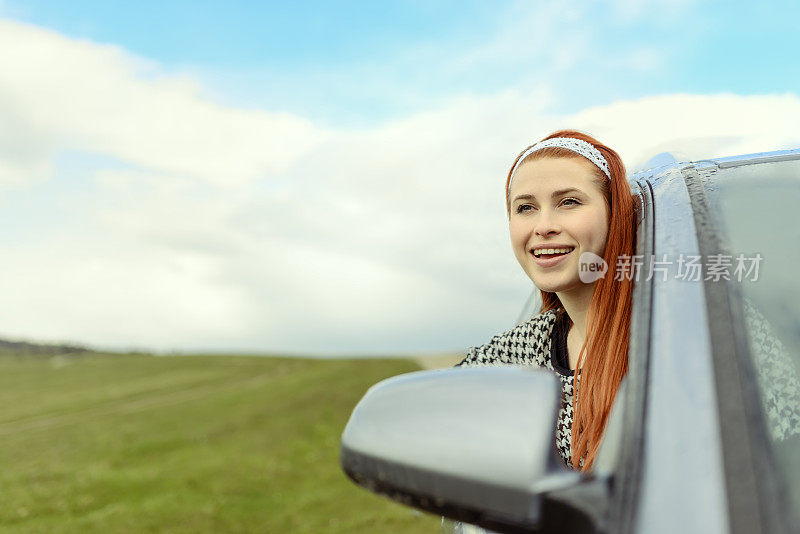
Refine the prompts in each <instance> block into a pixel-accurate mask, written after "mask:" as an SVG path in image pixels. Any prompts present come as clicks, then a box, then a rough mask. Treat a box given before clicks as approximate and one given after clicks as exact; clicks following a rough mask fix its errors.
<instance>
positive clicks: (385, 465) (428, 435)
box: [341, 366, 582, 532]
mask: <svg viewBox="0 0 800 534" xmlns="http://www.w3.org/2000/svg"><path fill="white" fill-rule="evenodd" d="M560 399H561V386H560V382H559V380H558V378H557V377H556V376H555V375H554V374H553V373H552V372H549V371H545V370H541V369H535V368H530V367H527V368H523V367H511V366H505V367H474V368H451V369H440V370H435V371H418V372H414V373H408V374H404V375H400V376H396V377H393V378H389V379H387V380H384V381H382V382H379V383H378V384H376V385H374V386H372V387H371V388H370V389H369V391H367V393H366V394H365V395H364V397H363V398H362V399H361V401H360V402H359V403H358V405H357V406H356V407H355V409H354V410H353V413H352V415H351V416H350V420H349V422H348V423H347V427H346V428H345V430H344V433H343V435H342V447H341V464H342V469H343V470H344V471H345V473H347V475H348V476H349V477H350V478H351V479H352V480H353V481H355V482H356V483H358V484H360V485H362V486H364V487H366V488H368V489H370V490H371V491H374V492H376V493H380V494H383V495H386V496H388V497H390V498H392V499H395V500H397V501H400V502H402V503H404V504H407V505H410V506H414V507H416V508H420V509H422V510H426V511H429V512H432V513H435V514H440V515H444V516H447V517H450V518H453V519H456V520H459V521H464V522H467V523H471V524H476V525H480V526H484V527H486V528H489V529H492V530H501V531H504V532H513V531H516V530H528V531H530V530H535V529H536V528H538V527H540V526H541V519H542V518H541V514H542V504H543V495H544V494H545V493H546V492H550V491H557V490H559V489H564V488H568V487H570V486H573V485H575V484H576V483H577V482H578V481H579V480H580V479H581V478H582V477H581V475H580V474H579V473H577V472H575V471H572V470H570V469H568V468H566V467H565V466H564V465H563V463H562V462H561V460H560V458H559V457H558V452H557V451H556V448H555V430H556V418H557V416H558V410H559V406H560Z"/></svg>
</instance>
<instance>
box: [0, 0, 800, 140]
mask: <svg viewBox="0 0 800 534" xmlns="http://www.w3.org/2000/svg"><path fill="white" fill-rule="evenodd" d="M581 4H583V5H584V9H583V11H582V12H581V13H580V14H579V15H575V17H574V18H573V20H572V22H573V23H576V22H580V20H577V19H582V20H583V21H584V22H585V24H584V25H582V26H581V27H580V29H581V30H582V31H583V32H584V34H583V35H581V34H580V33H579V34H577V35H575V33H574V30H573V32H566V33H565V34H564V36H563V39H559V37H560V36H558V34H556V38H555V39H549V40H547V41H546V42H543V43H538V42H536V41H535V38H533V34H535V33H536V32H537V28H535V27H531V28H530V33H531V35H532V38H531V39H530V40H526V39H525V38H524V32H525V28H524V27H522V28H514V21H515V20H519V19H520V18H521V17H522V16H523V15H524V17H532V18H535V17H536V15H535V13H536V11H537V10H542V11H545V10H547V9H553V6H555V7H556V10H557V11H560V12H561V13H562V15H564V18H563V20H569V13H570V10H571V9H572V8H571V7H570V6H573V5H574V4H573V3H570V2H499V1H498V2H490V1H482V2H480V1H472V2H455V1H438V2H423V1H418V0H408V1H386V2H375V3H372V2H208V1H204V2H190V1H176V0H173V1H166V2H156V1H143V2H136V3H130V2H122V1H107V2H98V1H90V0H80V1H73V2H54V1H52V0H51V1H41V0H31V1H25V2H15V1H6V2H4V3H3V4H2V12H4V13H6V14H9V15H10V16H11V17H13V18H15V19H17V20H21V21H27V22H31V23H33V24H37V25H41V26H43V27H47V28H52V29H54V30H57V31H59V32H61V33H63V34H65V35H68V36H71V37H75V38H81V39H89V40H91V41H93V42H96V43H110V44H114V45H118V46H120V47H122V48H124V49H125V50H127V51H129V52H131V53H133V54H135V55H137V56H141V57H143V58H148V59H150V60H153V61H155V62H156V63H157V64H158V67H159V68H161V69H163V70H164V71H166V72H170V73H178V72H184V73H189V74H191V75H192V76H195V77H197V78H199V79H201V80H202V81H203V85H204V90H205V91H206V92H207V94H208V95H209V96H210V97H211V98H214V99H216V100H217V101H220V102H224V103H227V104H229V105H234V106H247V107H259V108H265V109H269V110H272V111H288V112H293V113H300V114H305V115H311V116H314V117H315V118H317V119H318V120H320V121H324V122H325V123H328V124H333V125H344V126H363V125H366V124H374V123H376V122H379V121H381V120H384V119H387V118H392V117H399V116H402V115H403V114H406V113H410V112H413V111H417V110H421V109H427V108H435V107H436V106H438V105H439V104H440V103H441V102H442V101H443V100H445V99H447V98H452V97H453V95H456V94H490V93H493V92H496V91H499V90H502V89H503V88H504V87H507V86H509V85H519V86H522V87H525V86H531V85H533V84H535V83H537V82H538V81H540V80H541V77H540V76H539V75H538V74H539V72H538V69H539V66H538V65H539V64H540V63H541V61H530V58H531V53H532V52H533V50H534V49H536V50H538V51H539V52H540V53H541V54H543V55H551V57H552V56H555V55H557V54H558V53H559V51H563V50H564V49H565V48H568V47H569V46H570V45H574V43H575V40H576V39H581V38H586V37H593V38H594V39H595V43H596V44H599V46H598V47H597V48H595V49H593V50H592V51H591V54H586V56H585V57H584V58H583V61H580V62H575V63H573V64H571V65H563V66H561V67H560V68H559V71H558V72H557V73H555V75H556V76H558V77H559V78H560V79H561V80H563V84H562V87H561V88H560V91H559V96H560V98H559V99H558V101H557V102H555V103H554V104H555V107H554V108H553V109H556V110H557V111H560V112H567V113H569V112H574V111H576V110H578V109H581V108H584V107H587V106H593V105H599V104H604V103H609V102H613V101H616V100H623V99H630V98H636V97H640V96H644V95H648V94H664V93H674V92H690V93H697V92H699V93H713V92H732V93H736V94H763V93H781V92H785V91H793V90H794V89H795V88H796V87H798V85H799V84H800V66H798V62H797V61H796V60H795V59H794V58H793V55H794V54H795V53H796V52H797V50H800V33H799V32H797V31H796V29H797V28H796V21H797V20H798V17H800V4H798V3H797V2H792V1H780V2H763V3H762V2H745V1H722V0H717V1H679V2H672V3H671V2H646V1H636V0H630V1H621V2H620V1H618V2H582V3H581ZM509 28H513V31H517V32H520V33H521V34H522V35H521V36H520V38H517V40H516V41H515V42H514V43H515V45H516V47H514V46H512V47H509V48H508V50H507V51H506V54H505V55H504V56H498V55H492V56H488V57H486V58H480V57H477V58H473V59H472V60H471V61H468V62H465V63H459V62H457V61H456V62H454V61H453V59H454V58H458V57H459V56H460V55H462V54H464V53H465V52H468V51H472V50H478V49H480V48H481V47H483V46H485V45H486V44H487V43H491V42H494V41H497V40H498V39H502V38H503V33H504V32H508V31H509ZM621 61H622V62H623V63H624V61H627V62H629V63H631V62H632V63H633V64H635V63H637V62H638V63H639V64H640V65H638V69H636V72H635V74H636V75H635V76H632V75H631V72H630V68H629V67H630V64H628V65H620V62H621ZM544 63H546V64H547V63H548V62H547V61H544ZM544 74H546V75H547V76H548V77H552V76H554V73H552V72H550V71H549V70H548V71H547V72H546V73H544ZM599 81H602V83H597V82H599Z"/></svg>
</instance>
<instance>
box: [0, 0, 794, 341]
mask: <svg viewBox="0 0 800 534" xmlns="http://www.w3.org/2000/svg"><path fill="white" fill-rule="evenodd" d="M798 15H800V7H798V4H797V3H796V2H779V3H775V2H772V3H767V4H757V3H755V2H721V1H699V0H697V1H695V0H610V1H607V2H599V1H596V2H591V1H586V2H559V1H556V2H522V1H519V2H488V1H487V2H423V1H417V0H414V1H411V0H409V1H406V2H400V1H395V2H379V3H363V4H362V3H356V2H337V3H329V2H294V3H292V2H281V3H267V2H247V3H244V2H238V3H237V2H226V3H223V2H214V3H212V2H174V1H173V2H150V1H144V2H138V3H135V4H134V3H129V2H118V1H105V2H100V1H96V2H89V1H85V0H84V1H72V2H55V1H50V2H45V1H37V0H30V1H25V2H22V1H15V0H0V64H2V67H3V68H2V69H0V227H2V228H3V231H2V232H0V257H2V258H4V260H3V262H0V297H2V299H3V302H4V306H3V307H1V308H0V338H17V339H33V340H49V341H68V342H77V343H88V344H91V345H95V346H100V347H109V348H122V349H125V348H130V347H135V348H137V349H154V350H159V351H171V350H180V351H189V350H203V351H220V350H231V351H255V352H273V353H274V352H281V353H316V354H376V353H381V354H391V353H395V354H407V353H410V352H420V351H422V352H438V351H458V350H463V349H464V348H466V347H468V346H471V345H477V344H480V343H483V342H485V341H486V340H487V339H489V337H490V336H491V335H494V334H496V333H497V332H500V331H502V330H504V329H507V328H508V327H509V326H510V325H512V324H513V321H514V320H515V319H516V318H517V316H518V314H519V311H520V309H521V307H522V306H523V304H524V302H525V301H526V299H527V297H528V295H529V294H530V292H531V290H532V284H531V282H530V280H529V279H528V278H527V277H526V276H525V274H524V273H523V272H522V270H521V269H520V268H519V265H518V264H517V263H516V260H515V259H514V257H513V254H512V253H511V250H510V247H509V244H508V228H507V221H506V219H505V199H504V198H503V184H504V180H505V175H506V173H507V171H508V168H507V167H508V165H509V163H510V162H511V161H512V160H513V158H514V156H516V154H517V153H518V151H519V150H520V149H521V148H522V147H524V146H527V145H528V144H530V143H531V142H533V141H535V140H537V139H539V138H541V137H543V136H544V135H546V134H547V133H549V132H551V131H553V130H555V129H559V128H564V127H570V128H577V129H582V130H586V131H588V132H590V133H592V134H594V135H595V136H597V137H598V138H599V139H601V140H603V141H604V142H606V143H607V144H609V145H610V146H612V147H614V148H615V149H617V150H618V151H619V153H620V154H621V155H622V156H623V159H624V160H625V163H626V165H627V166H628V168H629V169H635V168H637V167H639V166H641V165H642V164H644V163H645V162H646V161H647V160H648V159H649V158H650V157H652V156H653V155H655V154H657V153H660V152H664V151H672V152H675V153H677V154H679V155H682V156H684V157H686V158H687V159H703V158H709V157H717V156H730V155H736V154H743V153H751V152H759V151H768V150H778V149H784V148H797V147H800V131H799V130H798V128H797V124H800V95H798V91H797V87H799V86H800V68H799V67H798V62H797V61H796V60H795V59H794V58H793V57H792V54H794V53H795V52H796V51H797V50H798V49H800V37H798V34H797V32H796V31H795V28H794V26H795V25H796V21H797V20H798V18H799V17H798Z"/></svg>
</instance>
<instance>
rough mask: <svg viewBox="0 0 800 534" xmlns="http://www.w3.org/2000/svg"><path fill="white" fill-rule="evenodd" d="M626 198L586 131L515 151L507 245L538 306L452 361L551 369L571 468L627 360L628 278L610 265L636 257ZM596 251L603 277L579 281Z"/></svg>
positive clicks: (616, 170)
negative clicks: (538, 299)
mask: <svg viewBox="0 0 800 534" xmlns="http://www.w3.org/2000/svg"><path fill="white" fill-rule="evenodd" d="M634 205H635V204H634V195H633V194H632V193H631V190H630V187H629V185H628V182H627V179H626V176H625V167H624V165H623V164H622V160H621V159H620V157H619V155H618V154H617V153H616V152H614V151H613V150H611V149H610V148H608V147H607V146H605V145H603V144H602V143H600V142H599V141H597V140H596V139H594V138H592V137H590V136H588V135H586V134H583V133H580V132H577V131H573V130H562V131H558V132H555V133H553V134H551V135H549V136H548V137H546V138H544V139H543V140H542V141H541V142H539V143H537V144H535V145H532V146H530V147H528V148H527V149H525V150H524V151H523V152H522V153H521V154H520V155H519V156H517V159H516V160H515V161H514V164H513V165H512V167H511V170H510V171H509V173H508V179H507V181H506V209H507V212H508V220H509V230H510V234H511V244H512V247H513V249H514V255H515V256H516V257H517V260H518V261H519V263H520V265H521V266H522V268H523V270H524V271H525V273H526V274H527V275H528V276H529V277H530V279H531V280H532V281H533V283H534V284H535V285H536V287H538V288H539V290H540V291H541V295H542V309H541V311H540V313H539V314H538V315H536V316H535V317H533V318H532V319H530V320H529V321H527V322H525V323H522V324H520V325H519V326H517V327H516V328H514V329H512V330H510V331H508V332H505V333H503V334H500V335H498V336H495V337H494V338H492V340H491V341H490V342H489V343H487V344H486V345H483V346H480V347H474V348H472V349H470V350H469V351H468V352H467V357H466V358H465V359H464V361H462V362H461V363H460V364H459V365H460V366H475V365H498V364H523V365H526V364H527V365H538V366H542V367H546V368H548V369H551V370H554V371H555V372H556V373H558V376H559V378H560V380H561V384H562V405H561V410H560V412H559V416H558V428H557V432H556V446H557V448H558V451H559V453H560V455H561V457H562V458H563V459H564V462H565V463H566V464H567V465H568V466H571V467H573V468H575V469H581V470H588V469H590V468H591V467H592V463H593V462H594V459H595V456H596V455H597V450H598V447H599V445H600V441H601V440H602V437H603V430H604V428H605V425H606V421H607V420H608V415H609V412H610V410H611V405H612V403H613V401H614V396H615V394H616V392H617V388H618V387H619V383H620V380H622V377H623V376H624V375H625V372H626V371H627V367H628V337H629V333H630V316H631V294H632V290H633V280H632V277H631V276H616V275H615V272H614V271H615V268H616V266H617V265H618V262H617V258H623V257H626V256H627V257H631V256H632V255H633V254H634V237H635V219H634ZM600 258H602V260H603V261H604V262H605V264H606V265H607V266H608V270H607V271H606V272H605V276H603V277H601V278H599V279H596V280H593V281H592V280H591V279H587V277H586V276H584V277H583V278H584V280H587V281H586V282H584V281H583V280H582V279H581V276H580V274H579V265H580V263H588V262H592V261H593V262H598V263H599V260H600ZM601 265H602V264H601ZM584 272H586V271H584ZM592 272H596V271H592ZM576 370H577V373H578V376H579V378H580V380H576V379H575V374H576ZM573 393H574V395H573Z"/></svg>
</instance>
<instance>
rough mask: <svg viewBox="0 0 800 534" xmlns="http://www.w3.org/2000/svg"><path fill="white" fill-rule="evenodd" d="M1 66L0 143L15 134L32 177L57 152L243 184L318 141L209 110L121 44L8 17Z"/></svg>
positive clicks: (308, 130)
mask: <svg viewBox="0 0 800 534" xmlns="http://www.w3.org/2000/svg"><path fill="white" fill-rule="evenodd" d="M0 63H1V64H2V65H3V69H0V95H1V96H2V105H0V124H3V126H2V128H3V134H2V137H0V139H5V138H7V137H10V136H12V135H13V136H14V137H16V135H17V132H19V133H21V134H22V135H23V136H24V139H27V142H26V143H25V149H26V150H27V151H28V152H29V154H27V155H26V157H27V158H28V159H27V160H26V161H31V162H34V163H36V162H38V163H39V164H40V165H39V167H37V169H38V172H37V173H36V174H41V163H42V162H44V161H47V160H49V159H50V158H51V157H52V154H53V150H54V147H56V146H57V147H58V148H60V149H63V148H70V149H73V150H87V151H91V152H99V153H103V154H106V155H108V156H112V157H116V158H119V159H122V160H125V161H127V162H129V163H131V164H134V165H137V166H141V167H143V168H146V169H150V170H155V171H163V172H171V173H176V174H189V175H191V176H195V177H199V178H202V179H203V180H206V181H209V182H211V183H214V184H217V185H231V184H242V183H246V182H249V181H252V180H254V179H256V178H258V177H261V176H268V175H275V174H277V173H281V172H284V171H285V170H286V169H287V167H288V166H289V165H290V164H291V162H292V161H294V160H295V159H296V158H297V157H299V156H300V155H302V154H304V153H306V152H307V151H308V150H310V149H311V148H312V147H314V146H315V145H316V143H317V142H319V140H320V139H322V138H324V132H322V131H320V129H318V128H315V127H313V125H312V124H311V123H310V122H309V121H308V120H306V119H303V118H301V117H295V116H290V115H285V114H271V113H266V112H263V111H257V110H241V109H231V108H225V107H222V106H218V105H215V104H213V103H211V102H209V101H207V100H204V99H203V98H202V97H201V96H200V92H201V91H200V88H199V87H198V86H197V85H196V84H195V83H194V82H193V81H191V80H190V79H185V78H180V77H175V76H169V77H165V76H161V75H160V73H159V71H158V69H157V68H156V66H154V65H152V64H149V63H147V62H145V61H143V60H141V59H139V58H135V57H132V56H130V55H129V54H127V53H125V52H124V51H122V50H120V49H119V48H116V47H113V46H108V45H102V46H101V45H97V44H93V43H90V42H86V41H79V40H74V39H68V38H65V37H63V36H61V35H59V34H57V33H54V32H51V31H48V30H43V29H40V28H36V27H32V26H28V25H24V24H20V23H16V22H11V21H8V20H0ZM21 113H24V115H21ZM7 147H8V145H6V148H7ZM9 152H12V153H13V154H18V153H20V151H19V149H18V148H16V147H13V146H12V147H11V150H8V149H7V150H6V151H4V152H3V154H6V155H8V154H9ZM33 167H34V166H32V168H33ZM11 170H12V171H13V170H14V168H13V167H12V168H11ZM21 172H22V170H17V172H15V173H10V174H8V175H6V176H10V177H12V179H13V177H14V176H21V177H22V178H24V177H25V175H24V173H23V174H20V173H21ZM28 176H34V175H31V174H29V175H28ZM6 179H7V178H5V177H4V178H3V180H4V181H5V180H6ZM17 180H19V178H18V179H17Z"/></svg>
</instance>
